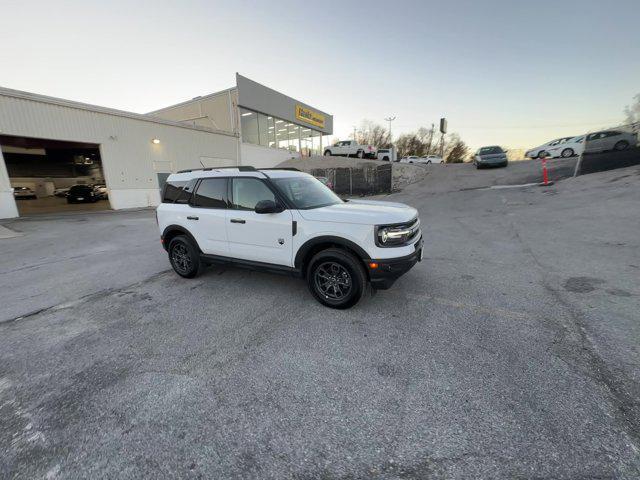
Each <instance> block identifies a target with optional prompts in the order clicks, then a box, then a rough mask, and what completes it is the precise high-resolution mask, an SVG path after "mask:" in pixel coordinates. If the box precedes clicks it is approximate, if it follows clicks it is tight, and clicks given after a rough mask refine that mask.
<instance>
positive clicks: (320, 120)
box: [296, 105, 324, 128]
mask: <svg viewBox="0 0 640 480" xmlns="http://www.w3.org/2000/svg"><path fill="white" fill-rule="evenodd" d="M296 118H297V119H298V120H300V121H303V122H305V123H308V124H309V125H313V126H314V127H318V128H324V115H322V114H321V113H318V112H314V111H313V110H311V109H309V108H306V107H303V106H302V105H296Z"/></svg>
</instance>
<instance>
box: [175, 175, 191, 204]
mask: <svg viewBox="0 0 640 480" xmlns="http://www.w3.org/2000/svg"><path fill="white" fill-rule="evenodd" d="M195 186H196V180H195V179H193V180H191V181H190V182H189V183H187V184H186V185H185V186H184V187H182V190H181V191H180V193H179V194H178V196H177V197H176V201H175V202H174V203H189V200H191V194H192V193H193V187H195Z"/></svg>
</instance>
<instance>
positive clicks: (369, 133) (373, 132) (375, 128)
mask: <svg viewBox="0 0 640 480" xmlns="http://www.w3.org/2000/svg"><path fill="white" fill-rule="evenodd" d="M356 141H357V142H358V143H359V144H361V145H373V146H374V147H376V148H388V147H390V146H391V138H390V137H389V130H387V129H386V128H384V127H383V126H382V125H380V124H378V123H375V122H372V121H371V120H363V121H362V122H361V123H360V128H359V129H358V131H357V132H356Z"/></svg>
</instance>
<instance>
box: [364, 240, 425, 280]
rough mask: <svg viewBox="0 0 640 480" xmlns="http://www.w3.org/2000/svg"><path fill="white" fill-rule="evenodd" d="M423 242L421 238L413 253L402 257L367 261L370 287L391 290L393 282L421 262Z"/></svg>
mask: <svg viewBox="0 0 640 480" xmlns="http://www.w3.org/2000/svg"><path fill="white" fill-rule="evenodd" d="M423 245H424V242H423V240H422V237H420V240H418V241H417V242H416V243H415V244H414V246H415V251H414V252H413V253H411V254H409V255H406V256H404V257H397V258H385V259H381V260H367V262H366V264H367V268H368V270H369V280H370V282H371V286H372V287H373V288H375V289H377V290H386V289H388V288H391V286H392V285H393V284H394V283H395V281H396V280H397V279H398V278H400V277H401V276H402V275H404V274H405V273H407V272H408V271H409V270H411V269H412V268H413V266H414V265H415V264H416V263H418V262H419V261H421V260H422V248H423ZM372 264H376V265H377V267H376V268H371V266H372Z"/></svg>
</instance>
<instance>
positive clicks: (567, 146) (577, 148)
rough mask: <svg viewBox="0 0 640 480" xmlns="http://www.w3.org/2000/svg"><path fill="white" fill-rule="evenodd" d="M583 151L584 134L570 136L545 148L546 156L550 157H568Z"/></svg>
mask: <svg viewBox="0 0 640 480" xmlns="http://www.w3.org/2000/svg"><path fill="white" fill-rule="evenodd" d="M583 151H584V135H581V136H579V137H573V138H570V139H568V140H566V141H564V142H561V143H559V144H557V145H555V146H553V147H551V148H549V149H548V150H547V153H548V156H549V157H552V158H558V157H562V158H569V157H573V156H574V155H580V154H581V153H582V152H583Z"/></svg>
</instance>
